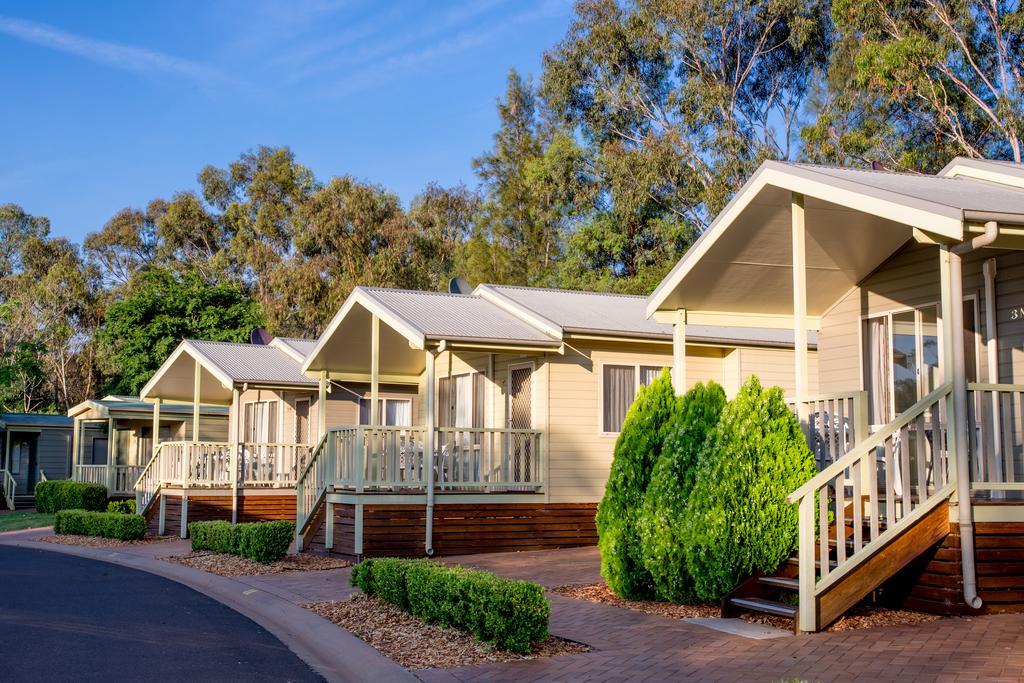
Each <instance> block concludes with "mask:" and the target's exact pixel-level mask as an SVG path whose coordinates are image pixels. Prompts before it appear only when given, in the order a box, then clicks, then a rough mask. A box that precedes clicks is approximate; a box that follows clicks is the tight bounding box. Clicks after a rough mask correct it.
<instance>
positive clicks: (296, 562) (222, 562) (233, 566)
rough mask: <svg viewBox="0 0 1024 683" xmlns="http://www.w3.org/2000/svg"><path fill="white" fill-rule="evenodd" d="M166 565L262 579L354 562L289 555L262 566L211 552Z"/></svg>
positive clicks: (168, 559) (174, 557) (181, 557)
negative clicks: (173, 564) (261, 577)
mask: <svg viewBox="0 0 1024 683" xmlns="http://www.w3.org/2000/svg"><path fill="white" fill-rule="evenodd" d="M160 559H162V560H164V561H166V562H174V563H176V564H183V565H185V566H186V567H192V568H193V569H199V570H201V571H204V572H210V573H211V574H218V575H219V576H261V575H264V574H282V573H284V572H293V571H298V572H309V571H323V570H326V569H344V568H345V567H351V566H352V563H351V562H349V561H347V560H341V559H338V558H335V557H324V556H322V555H306V554H302V555H286V556H285V557H284V559H281V560H278V561H277V562H271V563H270V564H260V563H259V562H256V561H255V560H250V559H249V558H247V557H239V556H238V555H228V554H226V553H215V552H212V551H209V550H201V551H199V552H191V553H189V554H187V555H171V556H169V557H162V558H160Z"/></svg>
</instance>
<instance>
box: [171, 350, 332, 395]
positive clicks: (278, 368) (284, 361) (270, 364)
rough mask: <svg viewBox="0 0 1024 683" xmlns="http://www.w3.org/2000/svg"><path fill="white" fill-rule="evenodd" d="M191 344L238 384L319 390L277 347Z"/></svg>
mask: <svg viewBox="0 0 1024 683" xmlns="http://www.w3.org/2000/svg"><path fill="white" fill-rule="evenodd" d="M188 343H189V345H191V346H192V348H194V349H195V350H196V351H197V352H198V353H200V354H202V355H203V356H205V357H206V358H208V359H209V360H210V362H211V363H213V364H214V365H216V366H217V367H218V368H220V369H221V370H223V371H224V372H225V373H226V374H227V375H228V376H229V377H231V379H233V380H234V381H236V382H265V383H267V384H296V385H303V386H317V381H316V380H315V379H311V378H309V377H306V376H305V375H304V374H302V369H301V365H300V364H299V363H297V362H295V360H294V359H293V358H292V357H290V356H289V355H288V354H287V353H285V352H284V351H282V350H281V349H277V348H274V347H273V346H262V345H259V344H237V343H234V342H217V341H202V340H193V339H190V340H189V341H188Z"/></svg>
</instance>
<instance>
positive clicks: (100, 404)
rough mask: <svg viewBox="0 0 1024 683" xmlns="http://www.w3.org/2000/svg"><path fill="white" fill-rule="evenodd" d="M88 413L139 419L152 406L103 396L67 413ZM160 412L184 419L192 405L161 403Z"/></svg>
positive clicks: (208, 409)
mask: <svg viewBox="0 0 1024 683" xmlns="http://www.w3.org/2000/svg"><path fill="white" fill-rule="evenodd" d="M226 410H227V409H226V408H224V407H222V406H209V405H204V406H200V412H201V413H202V414H203V415H211V416H213V415H225V414H226ZM90 411H95V412H96V414H97V415H101V416H111V415H114V416H125V415H129V414H130V415H135V414H138V415H139V416H140V417H141V416H144V415H146V414H152V412H153V404H152V403H150V402H148V401H142V400H140V399H139V398H138V397H137V396H135V397H133V396H105V397H103V398H94V399H89V400H87V401H82V402H81V403H79V404H78V405H75V406H72V408H71V409H70V410H69V411H68V416H70V417H75V416H77V415H81V414H82V413H86V412H90ZM160 412H161V414H163V415H181V416H183V417H184V416H188V415H191V414H192V405H191V404H187V403H162V404H160Z"/></svg>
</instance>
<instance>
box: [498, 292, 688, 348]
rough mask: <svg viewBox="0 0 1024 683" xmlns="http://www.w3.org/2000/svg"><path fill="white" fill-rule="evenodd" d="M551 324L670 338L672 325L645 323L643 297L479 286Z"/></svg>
mask: <svg viewBox="0 0 1024 683" xmlns="http://www.w3.org/2000/svg"><path fill="white" fill-rule="evenodd" d="M481 288H484V289H490V290H493V291H495V292H498V293H499V294H501V295H502V296H504V297H506V298H508V299H511V300H512V301H513V302H515V303H517V304H519V305H520V306H522V307H524V308H527V309H529V310H531V311H533V312H534V313H536V314H537V315H539V316H542V317H544V318H546V319H548V320H550V321H551V322H553V323H555V324H556V325H558V326H559V327H561V328H562V329H564V330H565V331H566V332H586V333H594V334H602V333H609V334H632V335H644V336H652V337H664V338H665V339H671V338H672V326H671V325H664V324H662V323H658V322H655V321H653V320H648V319H647V318H646V316H645V313H644V309H645V307H646V305H647V297H643V296H629V295H626V294H607V293H602V292H582V291H574V290H569V289H545V288H540V287H517V286H514V285H481Z"/></svg>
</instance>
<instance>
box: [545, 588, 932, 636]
mask: <svg viewBox="0 0 1024 683" xmlns="http://www.w3.org/2000/svg"><path fill="white" fill-rule="evenodd" d="M550 590H551V592H552V593H555V594H557V595H564V596H565V597H568V598H576V599H577V600H587V601H588V602H600V603H602V604H605V605H612V606H614V607H621V608H624V609H632V610H636V611H638V612H645V613H647V614H655V615H658V616H662V617H670V618H672V619H684V618H686V617H718V616H720V615H721V610H720V608H719V606H718V605H675V604H673V603H670V602H657V601H654V600H625V599H623V598H620V597H619V596H617V595H615V593H612V591H611V589H610V588H608V585H607V584H605V583H594V584H585V585H570V586H559V587H557V588H552V589H550ZM740 618H741V619H743V620H744V621H749V622H751V623H753V624H765V625H767V626H774V627H775V628H780V629H783V630H786V631H790V630H792V629H793V622H792V621H790V620H789V619H784V618H782V617H773V616H770V615H767V614H759V613H754V612H746V613H744V614H742V615H741V616H740ZM936 619H942V617H940V616H938V615H935V614H928V613H926V612H915V611H913V610H906V609H891V608H888V607H881V606H879V605H858V606H857V607H854V608H853V609H851V610H850V611H849V612H847V613H846V615H845V616H843V617H842V618H841V619H839V620H838V621H836V622H835V623H834V624H832V625H831V626H829V627H828V628H827V629H825V631H854V630H859V629H865V628H882V627H887V626H907V625H912V624H924V623H927V622H929V621H935V620H936Z"/></svg>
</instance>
